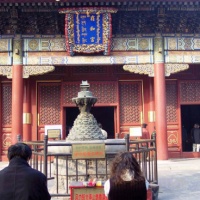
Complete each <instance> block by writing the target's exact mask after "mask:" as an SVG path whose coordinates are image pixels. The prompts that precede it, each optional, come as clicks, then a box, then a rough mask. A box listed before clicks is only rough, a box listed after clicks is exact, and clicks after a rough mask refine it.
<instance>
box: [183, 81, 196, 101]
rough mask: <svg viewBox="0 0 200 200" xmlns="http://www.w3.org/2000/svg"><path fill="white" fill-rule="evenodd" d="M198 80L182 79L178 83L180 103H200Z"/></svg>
mask: <svg viewBox="0 0 200 200" xmlns="http://www.w3.org/2000/svg"><path fill="white" fill-rule="evenodd" d="M199 84H200V81H184V82H181V83H180V100H181V103H200V90H199Z"/></svg>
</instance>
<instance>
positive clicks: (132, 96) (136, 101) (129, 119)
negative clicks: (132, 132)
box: [119, 82, 142, 124]
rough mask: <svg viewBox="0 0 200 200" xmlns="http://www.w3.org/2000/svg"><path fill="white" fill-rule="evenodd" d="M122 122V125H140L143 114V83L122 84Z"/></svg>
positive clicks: (120, 88)
mask: <svg viewBox="0 0 200 200" xmlns="http://www.w3.org/2000/svg"><path fill="white" fill-rule="evenodd" d="M119 96H120V122H121V123H122V124H129V123H130V124H134V123H140V113H141V105H142V104H141V82H121V83H120V86H119Z"/></svg>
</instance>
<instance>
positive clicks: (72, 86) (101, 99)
mask: <svg viewBox="0 0 200 200" xmlns="http://www.w3.org/2000/svg"><path fill="white" fill-rule="evenodd" d="M89 84H90V88H89V90H90V91H91V92H92V94H93V96H94V97H96V98H97V103H96V104H95V105H98V104H111V103H117V83H116V82H111V81H110V82H106V81H103V82H89ZM79 91H80V82H75V83H64V85H63V104H65V105H66V104H73V105H74V103H73V102H72V98H73V97H77V95H78V92H79Z"/></svg>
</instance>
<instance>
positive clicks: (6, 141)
mask: <svg viewBox="0 0 200 200" xmlns="http://www.w3.org/2000/svg"><path fill="white" fill-rule="evenodd" d="M1 106H2V107H1V118H0V120H1V133H0V149H1V150H2V152H1V155H6V154H7V152H6V151H7V149H8V147H9V146H10V145H11V133H12V84H11V82H10V83H2V84H1Z"/></svg>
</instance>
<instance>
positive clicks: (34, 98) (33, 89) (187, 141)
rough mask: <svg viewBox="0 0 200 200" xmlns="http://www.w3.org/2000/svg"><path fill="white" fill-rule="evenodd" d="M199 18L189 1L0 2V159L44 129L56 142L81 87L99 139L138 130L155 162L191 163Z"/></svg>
mask: <svg viewBox="0 0 200 200" xmlns="http://www.w3.org/2000/svg"><path fill="white" fill-rule="evenodd" d="M199 19H200V2H199V1H198V0H148V1H146V0H143V1H141V0H123V1H122V0H91V1H87V0H60V1H58V0H48V1H47V0H46V1H45V0H0V75H1V76H0V91H1V92H0V110H1V112H0V125H1V126H0V160H5V159H6V150H7V148H8V146H9V145H10V144H12V143H15V142H16V141H17V136H18V135H21V137H22V139H23V141H29V140H42V139H43V137H44V134H45V126H47V125H61V126H62V138H63V139H65V138H66V136H67V135H68V132H69V129H70V127H72V126H73V122H74V120H75V118H76V117H77V115H78V114H79V110H78V108H77V107H76V105H75V104H74V103H73V101H72V98H73V97H76V96H77V92H78V91H79V88H80V83H81V82H82V81H86V80H87V81H88V83H89V84H90V91H91V92H92V93H93V95H94V96H95V97H97V99H98V100H97V102H96V104H95V106H94V107H92V109H91V113H92V114H93V115H94V116H95V118H96V119H97V121H98V122H100V123H101V124H102V125H103V129H105V130H106V132H107V134H108V138H117V137H119V138H124V137H125V135H126V134H129V132H130V128H132V127H141V124H142V123H146V124H147V125H148V126H147V129H148V130H149V132H150V134H151V133H152V132H153V131H155V130H156V137H157V138H156V139H157V150H158V152H157V155H158V159H159V160H166V159H168V158H184V157H200V153H199V152H193V149H192V143H193V142H192V135H191V129H192V128H193V126H194V124H195V123H200V89H199V85H200V70H199V69H200V68H199V67H200V20H199ZM183 129H184V130H185V131H183ZM183 133H186V134H183Z"/></svg>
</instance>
